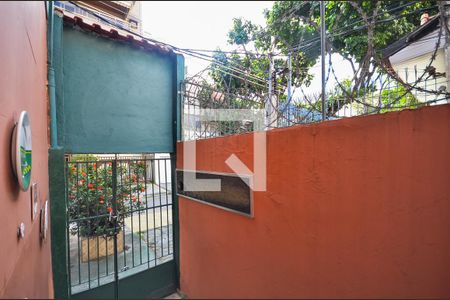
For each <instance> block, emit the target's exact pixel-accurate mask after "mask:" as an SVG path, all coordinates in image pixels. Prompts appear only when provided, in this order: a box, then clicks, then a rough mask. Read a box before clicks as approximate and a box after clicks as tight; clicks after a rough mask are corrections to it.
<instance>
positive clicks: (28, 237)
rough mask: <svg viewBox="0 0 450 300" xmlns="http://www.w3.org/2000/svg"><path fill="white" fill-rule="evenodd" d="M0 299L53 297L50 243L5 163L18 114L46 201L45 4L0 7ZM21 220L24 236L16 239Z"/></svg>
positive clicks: (28, 194)
mask: <svg viewBox="0 0 450 300" xmlns="http://www.w3.org/2000/svg"><path fill="white" fill-rule="evenodd" d="M0 43H1V45H0V66H1V68H0V224H1V225H0V297H1V298H25V297H28V298H48V297H52V295H53V287H52V276H51V255H50V239H49V238H48V239H47V240H46V241H45V242H43V243H41V242H40V238H39V218H37V219H35V220H33V221H32V220H31V191H30V190H28V192H22V191H21V190H20V189H19V186H18V184H17V181H16V179H15V178H14V175H13V172H12V169H11V163H10V161H11V160H10V147H11V146H10V143H11V133H12V129H13V126H14V122H15V121H17V119H18V117H19V114H20V112H21V111H22V110H27V111H28V113H29V114H30V120H31V126H32V143H33V161H32V182H37V183H38V185H39V192H40V193H39V198H40V203H39V208H40V207H42V206H43V205H44V203H45V200H46V199H47V197H48V160H47V157H48V152H47V149H48V139H47V91H46V83H47V82H46V81H47V45H46V16H45V5H44V1H38V2H1V3H0ZM21 222H24V223H25V225H26V230H25V238H24V239H21V240H19V239H18V238H17V228H18V226H19V224H20V223H21Z"/></svg>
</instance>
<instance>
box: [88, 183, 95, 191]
mask: <svg viewBox="0 0 450 300" xmlns="http://www.w3.org/2000/svg"><path fill="white" fill-rule="evenodd" d="M88 189H90V190H91V191H92V190H94V184H93V183H89V184H88Z"/></svg>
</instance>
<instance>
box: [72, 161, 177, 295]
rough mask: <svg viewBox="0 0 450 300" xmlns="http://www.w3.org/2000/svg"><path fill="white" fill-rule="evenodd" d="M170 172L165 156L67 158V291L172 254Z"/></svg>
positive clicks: (136, 269)
mask: <svg viewBox="0 0 450 300" xmlns="http://www.w3.org/2000/svg"><path fill="white" fill-rule="evenodd" d="M155 156H156V157H155ZM171 177H172V174H171V162H170V157H169V155H161V154H159V155H158V154H156V155H155V154H145V155H141V156H140V157H137V158H130V157H129V156H128V157H127V158H126V159H123V158H121V157H120V156H118V157H117V156H112V158H110V159H105V157H101V156H96V155H71V156H69V157H68V158H67V162H66V178H67V183H66V193H67V195H66V198H67V208H68V228H67V231H68V237H69V238H68V252H69V253H68V255H69V270H70V286H71V293H72V294H74V293H78V292H81V291H85V290H88V289H91V288H95V287H97V286H100V285H103V284H106V283H110V282H113V281H114V280H115V275H116V274H115V270H117V277H118V278H123V277H126V276H129V275H132V274H135V273H137V272H140V271H143V270H146V269H148V268H151V267H154V266H157V265H159V264H161V263H163V262H166V261H169V260H171V259H173V239H172V235H173V229H172V180H171ZM115 240H116V243H117V244H116V247H114V243H115ZM115 261H116V262H117V265H115V264H116V263H115Z"/></svg>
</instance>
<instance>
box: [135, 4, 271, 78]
mask: <svg viewBox="0 0 450 300" xmlns="http://www.w3.org/2000/svg"><path fill="white" fill-rule="evenodd" d="M272 4H273V1H174V2H171V1H167V2H165V1H149V2H146V1H143V2H142V24H143V30H144V32H146V33H147V34H149V35H150V37H152V38H154V39H156V40H159V41H162V42H166V43H168V44H171V45H174V46H177V47H180V48H190V49H210V50H216V49H217V48H218V47H220V49H222V50H231V49H233V48H234V47H233V46H230V45H228V44H227V34H228V31H229V30H230V29H231V27H232V24H233V18H238V17H243V18H245V19H248V20H251V21H252V22H254V23H256V24H259V25H264V24H265V20H264V15H263V11H264V9H266V8H267V9H268V8H270V7H272ZM185 58H186V65H187V67H188V74H195V73H197V72H199V71H200V70H202V69H204V68H205V67H206V66H207V65H208V63H207V62H205V61H203V60H200V59H192V58H190V57H185Z"/></svg>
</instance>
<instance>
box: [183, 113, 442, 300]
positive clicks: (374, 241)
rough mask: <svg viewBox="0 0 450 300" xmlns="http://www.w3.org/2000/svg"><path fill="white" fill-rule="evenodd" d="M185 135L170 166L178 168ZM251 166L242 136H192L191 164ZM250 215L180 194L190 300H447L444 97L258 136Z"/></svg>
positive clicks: (248, 144) (222, 168)
mask: <svg viewBox="0 0 450 300" xmlns="http://www.w3.org/2000/svg"><path fill="white" fill-rule="evenodd" d="M182 148H183V144H181V143H179V144H178V154H177V157H178V161H177V167H178V168H182V160H183V154H182ZM231 153H236V154H237V155H238V157H239V158H240V159H241V160H242V161H244V162H245V163H246V164H247V165H249V166H251V164H252V155H251V153H252V135H251V134H243V135H235V136H230V137H224V138H215V139H210V140H202V141H198V142H197V169H198V170H206V171H217V172H231V170H230V169H229V168H228V167H227V165H226V164H225V163H224V161H225V159H226V158H227V157H228V156H229V155H230V154H231ZM267 155H268V165H267V167H268V171H267V172H268V181H267V191H266V192H256V193H255V194H254V201H255V202H254V209H255V212H254V213H255V217H254V218H253V219H249V218H246V217H242V216H239V215H236V214H233V213H230V212H226V211H223V210H220V209H217V208H214V207H210V206H206V205H202V204H199V203H196V202H193V201H190V200H188V199H184V198H180V205H179V208H180V235H181V237H180V247H181V249H180V255H181V258H180V260H181V290H182V291H183V292H184V293H186V294H187V296H188V297H191V298H214V297H221V298H229V297H230V298H232V297H252V298H255V297H256V298H281V297H283V298H285V297H296V298H368V297H370V298H383V297H389V298H397V297H407V298H432V297H444V298H450V105H445V106H435V107H428V108H423V109H419V110H415V111H403V112H395V113H389V114H383V115H376V116H370V117H359V118H351V119H346V120H339V121H329V122H326V123H322V124H317V125H308V126H296V127H291V128H286V129H279V130H273V131H270V132H269V133H268V148H267Z"/></svg>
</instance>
